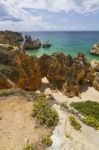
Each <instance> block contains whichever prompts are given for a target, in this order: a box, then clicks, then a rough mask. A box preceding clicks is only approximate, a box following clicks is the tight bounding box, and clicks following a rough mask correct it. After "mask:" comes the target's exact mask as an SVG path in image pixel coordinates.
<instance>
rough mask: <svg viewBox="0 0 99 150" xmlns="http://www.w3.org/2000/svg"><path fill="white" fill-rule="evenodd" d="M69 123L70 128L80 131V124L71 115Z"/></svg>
mask: <svg viewBox="0 0 99 150" xmlns="http://www.w3.org/2000/svg"><path fill="white" fill-rule="evenodd" d="M69 120H70V123H71V125H72V127H73V128H74V129H76V130H80V129H81V125H80V123H79V122H78V121H77V119H76V118H75V116H73V115H71V116H70V117H69Z"/></svg>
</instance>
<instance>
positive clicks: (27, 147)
mask: <svg viewBox="0 0 99 150" xmlns="http://www.w3.org/2000/svg"><path fill="white" fill-rule="evenodd" d="M24 150H36V149H35V148H34V147H33V145H32V144H27V145H26V146H25V148H24Z"/></svg>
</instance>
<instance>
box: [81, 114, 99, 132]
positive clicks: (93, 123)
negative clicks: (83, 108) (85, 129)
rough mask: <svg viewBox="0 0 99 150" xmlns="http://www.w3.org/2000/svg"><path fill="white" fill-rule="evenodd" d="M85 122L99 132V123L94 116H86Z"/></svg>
mask: <svg viewBox="0 0 99 150" xmlns="http://www.w3.org/2000/svg"><path fill="white" fill-rule="evenodd" d="M84 122H85V123H86V124H87V125H88V126H91V127H94V128H95V129H97V130H99V122H98V121H97V120H96V119H95V118H94V117H92V116H86V117H85V119H84Z"/></svg>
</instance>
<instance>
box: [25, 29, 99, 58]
mask: <svg viewBox="0 0 99 150" xmlns="http://www.w3.org/2000/svg"><path fill="white" fill-rule="evenodd" d="M25 34H26V35H31V36H32V38H33V39H37V38H39V39H40V40H41V42H42V43H43V42H44V41H47V40H49V42H50V43H51V44H52V47H51V48H46V49H43V48H40V49H38V50H37V49H36V50H29V51H27V53H28V54H29V55H36V56H37V57H40V56H41V55H43V54H52V53H54V52H63V53H64V54H70V55H72V56H76V55H77V53H78V52H83V53H84V54H85V55H86V57H87V58H88V59H89V60H92V59H98V60H99V56H93V55H90V53H89V51H90V50H91V49H92V47H93V45H94V44H95V43H99V32H97V31H92V32H91V31H87V32H86V31H79V32H78V31H77V32H76V31H73V32H72V31H71V32H66V31H58V32H56V31H49V32H47V31H44V32H42V31H40V32H39V31H37V32H25V33H23V35H25Z"/></svg>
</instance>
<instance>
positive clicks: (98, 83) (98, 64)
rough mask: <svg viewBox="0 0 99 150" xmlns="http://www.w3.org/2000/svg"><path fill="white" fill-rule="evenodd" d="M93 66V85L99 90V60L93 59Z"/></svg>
mask: <svg viewBox="0 0 99 150" xmlns="http://www.w3.org/2000/svg"><path fill="white" fill-rule="evenodd" d="M91 66H92V68H93V69H94V70H95V73H94V74H95V77H94V80H93V86H94V88H95V89H96V90H98V91H99V61H95V60H94V61H92V62H91Z"/></svg>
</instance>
